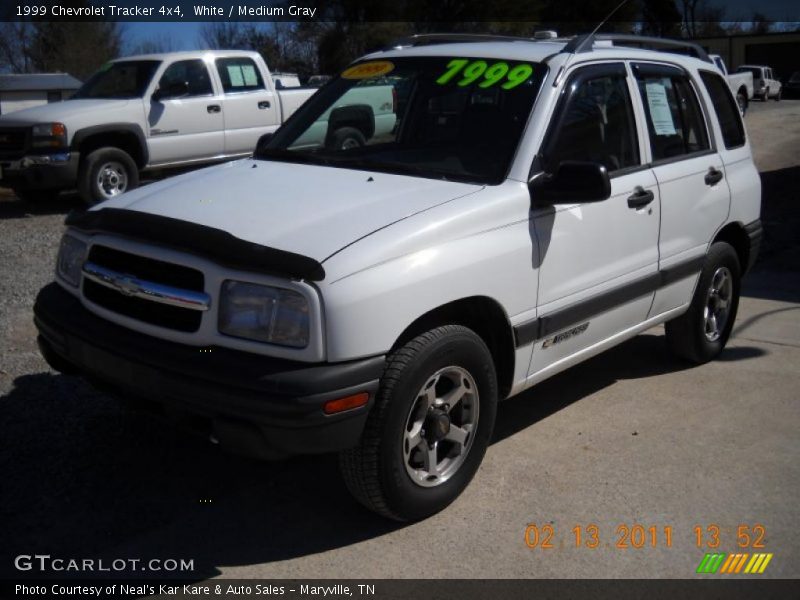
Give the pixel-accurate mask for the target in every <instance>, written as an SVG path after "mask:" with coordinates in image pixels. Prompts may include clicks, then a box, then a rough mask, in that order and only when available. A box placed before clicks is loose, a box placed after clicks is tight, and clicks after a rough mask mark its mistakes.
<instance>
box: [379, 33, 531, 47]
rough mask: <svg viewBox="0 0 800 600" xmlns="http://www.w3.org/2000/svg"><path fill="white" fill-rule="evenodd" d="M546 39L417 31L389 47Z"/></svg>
mask: <svg viewBox="0 0 800 600" xmlns="http://www.w3.org/2000/svg"><path fill="white" fill-rule="evenodd" d="M536 41H546V40H537V39H534V38H527V37H516V36H513V35H491V34H483V33H419V34H416V35H410V36H408V37H404V38H400V39H399V40H395V41H394V42H392V43H391V44H389V48H408V47H414V46H431V45H434V44H453V43H459V42H536Z"/></svg>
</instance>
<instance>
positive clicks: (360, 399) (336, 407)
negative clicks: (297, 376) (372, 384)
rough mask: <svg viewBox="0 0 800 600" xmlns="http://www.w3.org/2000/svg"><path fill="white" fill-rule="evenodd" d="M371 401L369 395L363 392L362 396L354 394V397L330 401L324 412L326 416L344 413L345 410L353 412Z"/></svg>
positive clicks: (326, 404)
mask: <svg viewBox="0 0 800 600" xmlns="http://www.w3.org/2000/svg"><path fill="white" fill-rule="evenodd" d="M368 401H369V394H368V393H367V392H361V393H360V394H353V395H352V396H345V397H344V398H337V399H336V400H328V401H327V402H326V403H325V406H323V408H322V410H324V411H325V414H326V415H333V414H336V413H340V412H343V411H345V410H352V409H353V408H358V407H360V406H364V405H365V404H366V403H367V402H368Z"/></svg>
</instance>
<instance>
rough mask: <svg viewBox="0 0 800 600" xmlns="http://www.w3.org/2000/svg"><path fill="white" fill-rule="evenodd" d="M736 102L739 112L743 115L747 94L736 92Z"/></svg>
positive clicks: (745, 110)
mask: <svg viewBox="0 0 800 600" xmlns="http://www.w3.org/2000/svg"><path fill="white" fill-rule="evenodd" d="M736 104H738V105H739V114H741V115H742V116H744V115H745V113H747V96H745V95H744V94H742V93H741V92H739V93H738V94H736Z"/></svg>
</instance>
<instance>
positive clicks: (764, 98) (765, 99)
mask: <svg viewBox="0 0 800 600" xmlns="http://www.w3.org/2000/svg"><path fill="white" fill-rule="evenodd" d="M767 100H769V88H767V91H766V92H764V95H763V96H761V101H762V102H766V101H767Z"/></svg>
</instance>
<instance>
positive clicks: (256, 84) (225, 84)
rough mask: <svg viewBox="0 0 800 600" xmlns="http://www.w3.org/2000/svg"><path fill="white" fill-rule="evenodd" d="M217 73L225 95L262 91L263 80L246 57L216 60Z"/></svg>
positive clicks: (251, 61) (250, 60)
mask: <svg viewBox="0 0 800 600" xmlns="http://www.w3.org/2000/svg"><path fill="white" fill-rule="evenodd" d="M217 71H218V72H219V78H220V80H222V89H223V90H225V93H226V94H230V93H232V92H252V91H254V90H263V89H264V80H263V79H262V78H261V73H259V71H258V67H257V66H256V63H255V61H254V60H253V59H252V58H248V57H246V56H236V57H233V58H218V59H217Z"/></svg>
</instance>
